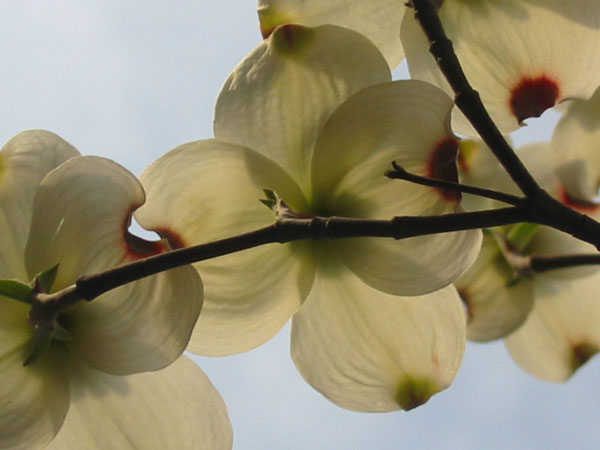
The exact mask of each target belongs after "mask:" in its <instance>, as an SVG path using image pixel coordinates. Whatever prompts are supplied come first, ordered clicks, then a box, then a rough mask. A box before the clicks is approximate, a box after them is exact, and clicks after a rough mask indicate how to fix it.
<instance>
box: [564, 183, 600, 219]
mask: <svg viewBox="0 0 600 450" xmlns="http://www.w3.org/2000/svg"><path fill="white" fill-rule="evenodd" d="M560 201H561V202H562V203H564V204H565V205H567V206H568V207H570V208H573V209H575V210H577V211H579V212H580V213H583V214H592V213H594V212H596V211H598V209H599V208H600V205H598V204H596V203H593V202H589V201H586V200H580V199H578V198H574V197H572V196H570V195H569V193H568V192H567V191H566V189H565V188H561V190H560Z"/></svg>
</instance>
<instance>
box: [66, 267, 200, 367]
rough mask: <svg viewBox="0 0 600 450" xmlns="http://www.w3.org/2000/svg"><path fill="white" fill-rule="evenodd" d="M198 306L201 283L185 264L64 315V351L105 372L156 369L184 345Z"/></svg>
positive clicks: (170, 358) (113, 292) (164, 365)
mask: <svg viewBox="0 0 600 450" xmlns="http://www.w3.org/2000/svg"><path fill="white" fill-rule="evenodd" d="M201 307H202V282H201V281H200V276H199V275H198V272H197V271H196V270H194V268H193V267H189V266H185V267H180V268H177V269H173V270H170V271H168V272H162V273H160V274H158V275H154V276H152V277H148V278H144V279H143V280H140V281H136V282H135V283H130V284H128V285H125V286H122V287H119V288H117V289H114V290H112V291H110V292H108V293H106V294H104V295H101V296H100V297H98V298H97V299H95V300H94V301H92V302H91V303H89V304H82V305H79V306H78V307H77V308H75V309H74V310H73V311H68V312H66V313H65V314H64V321H65V323H67V324H71V325H70V326H69V331H71V332H72V333H73V335H74V338H73V339H72V340H71V341H69V342H68V345H69V347H70V349H71V350H72V351H74V352H76V353H77V354H78V356H79V357H80V358H81V359H82V360H84V361H85V362H86V363H87V364H88V365H89V366H91V367H95V368H97V369H98V370H101V371H104V372H106V373H111V374H117V375H122V374H131V373H138V372H145V371H148V370H156V369H162V368H163V367H166V366H167V365H169V364H171V363H172V362H173V361H174V360H175V359H176V358H177V357H179V355H181V354H182V353H183V351H184V350H185V348H186V347H187V345H188V343H189V340H190V336H191V335H192V330H193V329H194V325H195V324H196V321H197V320H198V316H199V314H200V309H201Z"/></svg>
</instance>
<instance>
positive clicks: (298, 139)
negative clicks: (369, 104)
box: [215, 25, 390, 188]
mask: <svg viewBox="0 0 600 450" xmlns="http://www.w3.org/2000/svg"><path fill="white" fill-rule="evenodd" d="M389 79H390V71H389V68H388V65H387V63H386V62H385V59H384V58H383V56H382V55H381V54H380V53H379V51H378V50H377V49H376V48H375V46H374V45H373V44H372V43H371V42H370V41H369V40H368V39H366V38H365V37H364V36H362V35H360V34H358V33H356V32H354V31H352V30H348V29H345V28H341V27H336V26H333V25H323V26H320V27H316V28H307V27H303V26H299V25H286V26H282V27H279V28H277V29H276V30H275V31H274V32H273V33H272V34H271V36H270V37H269V38H268V39H266V40H265V41H264V42H263V43H262V44H261V45H260V46H259V47H258V48H257V49H256V50H254V52H252V53H251V54H250V55H249V56H248V57H247V58H246V59H245V60H244V61H242V62H241V63H240V65H238V67H237V68H236V69H235V70H234V71H233V73H232V74H231V75H230V76H229V78H228V79H227V81H226V82H225V85H224V86H223V89H222V90H221V93H220V94H219V98H218V100H217V106H216V112H215V136H216V137H217V138H219V139H223V140H225V141H228V142H234V143H237V144H240V145H245V146H248V147H251V148H253V149H255V150H257V151H259V152H260V153H262V154H263V155H265V156H267V157H269V158H271V159H273V161H275V162H276V163H278V164H279V165H281V166H282V167H283V168H284V169H285V170H286V171H288V172H289V173H290V174H291V175H292V176H293V177H294V179H296V180H297V181H298V182H299V183H300V184H301V186H302V187H303V188H304V187H306V186H307V185H308V171H309V168H310V167H309V166H310V158H311V155H312V151H313V146H314V142H315V140H316V137H317V134H318V132H319V130H320V128H321V127H322V126H323V123H324V122H325V121H326V120H327V118H328V117H329V115H330V114H331V113H332V112H333V111H334V110H335V108H336V107H337V106H338V105H339V104H340V103H341V102H342V101H344V100H345V99H346V98H347V97H348V96H349V95H351V94H353V93H354V92H356V91H358V90H359V89H361V88H363V87H365V86H369V85H371V84H375V83H380V82H384V81H388V80H389Z"/></svg>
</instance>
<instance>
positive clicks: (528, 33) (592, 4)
mask: <svg viewBox="0 0 600 450" xmlns="http://www.w3.org/2000/svg"><path fill="white" fill-rule="evenodd" d="M439 16H440V20H441V21H442V24H443V26H444V29H445V30H446V33H447V35H448V37H449V38H450V39H451V40H452V42H453V44H454V49H455V51H456V54H457V56H458V59H459V61H460V63H461V65H462V67H463V69H464V72H465V75H466V76H467V78H468V80H469V81H470V83H471V85H472V86H473V88H474V89H475V90H477V91H478V92H479V93H480V94H481V98H482V100H483V103H484V105H485V106H486V107H487V109H488V111H489V113H490V115H491V117H492V119H493V120H494V122H495V123H496V125H498V127H499V128H500V130H501V131H502V132H503V133H509V132H511V131H513V130H515V129H517V128H518V127H519V125H520V124H521V123H522V121H523V120H525V119H527V118H528V117H538V116H540V115H541V114H542V113H543V112H544V111H545V110H546V109H547V108H550V107H552V106H554V105H555V104H556V103H558V102H561V101H563V100H565V99H570V98H584V99H585V98H589V97H591V95H592V94H593V92H594V90H595V89H596V87H597V86H598V85H600V8H598V4H597V2H596V1H595V0H572V1H569V2H565V1H562V0H545V1H537V0H480V1H467V0H444V2H443V3H442V5H441V7H440V9H439ZM401 39H402V45H403V47H404V52H405V55H406V59H407V61H408V67H409V71H410V73H411V76H412V77H414V78H417V79H422V80H426V81H429V82H431V83H434V84H435V85H437V86H440V87H441V88H443V89H445V90H446V91H447V92H449V93H450V92H451V90H450V87H449V85H448V83H447V82H446V80H445V79H444V77H443V75H442V74H441V72H440V70H439V68H438V67H437V65H436V62H435V60H434V58H433V57H432V56H431V54H429V51H428V47H429V44H428V42H427V39H426V38H425V34H424V33H423V31H422V30H421V28H420V26H419V24H418V23H417V21H416V20H415V18H414V14H411V13H410V12H408V13H407V14H405V16H404V20H403V23H402V32H401ZM452 124H453V128H454V130H455V131H457V132H459V133H464V134H467V135H471V136H475V135H476V134H474V133H475V132H474V130H473V128H472V126H471V125H470V124H469V123H468V122H467V120H466V119H465V118H464V116H463V115H462V113H460V112H459V111H458V110H456V111H455V112H454V116H453V121H452Z"/></svg>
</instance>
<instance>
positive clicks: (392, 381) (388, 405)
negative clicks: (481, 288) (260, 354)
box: [291, 256, 465, 412]
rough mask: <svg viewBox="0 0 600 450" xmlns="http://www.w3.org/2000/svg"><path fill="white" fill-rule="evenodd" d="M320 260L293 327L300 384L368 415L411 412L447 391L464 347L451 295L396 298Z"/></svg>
mask: <svg viewBox="0 0 600 450" xmlns="http://www.w3.org/2000/svg"><path fill="white" fill-rule="evenodd" d="M324 257H325V258H327V261H323V264H321V265H320V266H319V270H318V271H317V277H316V280H315V284H314V287H313V290H312V291H311V293H310V295H309V297H308V298H307V300H306V302H305V303H304V304H303V305H302V308H301V309H300V311H299V312H298V314H296V315H295V316H294V319H293V322H292V344H291V351H292V358H293V359H294V362H295V364H296V367H297V368H298V370H299V371H300V373H301V374H302V376H303V377H304V379H305V380H306V381H307V382H308V383H309V384H310V385H311V386H313V387H314V388H315V389H317V390H318V391H319V392H321V393H322V394H323V395H325V396H326V397H327V398H328V399H329V400H331V401H332V402H334V403H336V404H337V405H339V406H341V407H343V408H347V409H351V410H356V411H370V412H380V411H392V410H396V409H400V408H401V409H412V408H414V407H417V406H419V405H421V404H423V403H425V402H426V401H427V400H428V399H429V398H430V397H431V396H432V395H433V394H435V393H437V392H439V391H441V390H443V389H445V388H446V387H447V386H448V385H449V384H450V383H451V382H452V380H453V379H454V376H455V375H456V372H457V371H458V368H459V366H460V363H461V360H462V356H463V351H464V345H465V315H464V312H463V307H462V305H461V302H460V299H459V297H458V294H457V293H456V290H455V289H454V288H453V287H448V288H446V289H443V290H440V291H437V292H435V293H432V294H429V295H426V296H423V297H411V298H402V297H394V296H390V295H387V294H384V293H381V292H379V291H376V290H374V289H372V288H370V287H368V286H367V285H365V284H364V283H362V282H361V281H360V280H359V279H358V278H356V277H355V276H354V275H353V274H352V273H351V272H349V271H348V270H347V269H345V267H343V265H342V264H341V263H340V262H339V260H336V258H335V256H329V257H327V256H324ZM325 262H326V263H327V264H324V263H325Z"/></svg>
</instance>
